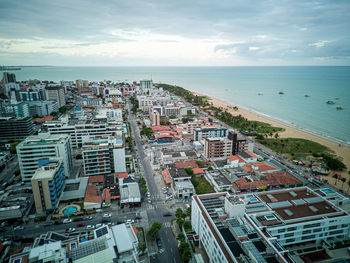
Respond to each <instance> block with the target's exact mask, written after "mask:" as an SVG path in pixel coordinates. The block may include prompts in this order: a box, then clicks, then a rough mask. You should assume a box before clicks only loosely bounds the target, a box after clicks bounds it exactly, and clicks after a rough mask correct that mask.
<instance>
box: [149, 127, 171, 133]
mask: <svg viewBox="0 0 350 263" xmlns="http://www.w3.org/2000/svg"><path fill="white" fill-rule="evenodd" d="M150 128H151V129H152V131H154V132H155V131H164V130H170V127H169V126H151V127H150Z"/></svg>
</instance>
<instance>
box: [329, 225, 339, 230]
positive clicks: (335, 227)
mask: <svg viewBox="0 0 350 263" xmlns="http://www.w3.org/2000/svg"><path fill="white" fill-rule="evenodd" d="M337 228H338V226H330V227H329V228H328V229H329V230H332V229H337Z"/></svg>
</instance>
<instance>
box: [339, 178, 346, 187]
mask: <svg viewBox="0 0 350 263" xmlns="http://www.w3.org/2000/svg"><path fill="white" fill-rule="evenodd" d="M340 181H342V182H343V184H342V185H341V188H343V187H344V183H345V182H346V178H344V177H342V178H340Z"/></svg>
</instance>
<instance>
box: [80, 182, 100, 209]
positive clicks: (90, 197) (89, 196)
mask: <svg viewBox="0 0 350 263" xmlns="http://www.w3.org/2000/svg"><path fill="white" fill-rule="evenodd" d="M84 202H86V203H99V204H100V203H102V198H101V196H99V195H98V194H97V187H96V185H91V184H90V185H87V187H86V192H85V199H84Z"/></svg>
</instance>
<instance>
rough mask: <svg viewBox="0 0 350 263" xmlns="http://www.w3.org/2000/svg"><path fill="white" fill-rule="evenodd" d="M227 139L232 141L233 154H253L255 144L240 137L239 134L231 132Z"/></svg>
mask: <svg viewBox="0 0 350 263" xmlns="http://www.w3.org/2000/svg"><path fill="white" fill-rule="evenodd" d="M227 137H228V138H229V139H230V140H231V141H232V154H233V155H235V154H238V153H240V152H246V151H249V152H253V148H254V144H253V143H250V142H249V141H248V140H247V139H246V138H245V137H243V136H241V135H238V133H236V132H234V131H233V130H230V131H229V132H228V135H227Z"/></svg>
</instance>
